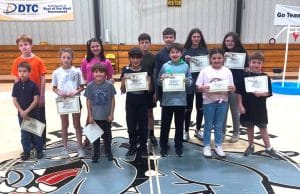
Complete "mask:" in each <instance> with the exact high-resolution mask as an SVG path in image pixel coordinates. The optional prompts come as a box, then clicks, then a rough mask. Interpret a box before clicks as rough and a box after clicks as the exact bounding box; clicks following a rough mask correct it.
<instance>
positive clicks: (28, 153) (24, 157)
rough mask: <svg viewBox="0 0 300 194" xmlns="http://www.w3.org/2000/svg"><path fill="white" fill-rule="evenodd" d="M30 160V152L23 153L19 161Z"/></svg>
mask: <svg viewBox="0 0 300 194" xmlns="http://www.w3.org/2000/svg"><path fill="white" fill-rule="evenodd" d="M29 158H30V152H23V155H22V156H21V160H23V161H25V160H28V159H29Z"/></svg>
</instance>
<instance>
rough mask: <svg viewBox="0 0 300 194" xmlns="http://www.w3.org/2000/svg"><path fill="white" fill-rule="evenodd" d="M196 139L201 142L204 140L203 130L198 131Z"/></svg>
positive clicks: (196, 131)
mask: <svg viewBox="0 0 300 194" xmlns="http://www.w3.org/2000/svg"><path fill="white" fill-rule="evenodd" d="M194 137H196V138H197V139H199V140H203V131H201V129H196V130H195V134H194Z"/></svg>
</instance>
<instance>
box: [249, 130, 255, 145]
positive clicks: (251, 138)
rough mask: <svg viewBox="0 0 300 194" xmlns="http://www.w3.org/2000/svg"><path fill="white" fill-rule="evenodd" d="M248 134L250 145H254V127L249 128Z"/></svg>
mask: <svg viewBox="0 0 300 194" xmlns="http://www.w3.org/2000/svg"><path fill="white" fill-rule="evenodd" d="M247 136H248V143H249V145H251V146H252V145H253V143H254V142H253V141H254V128H253V127H251V128H247Z"/></svg>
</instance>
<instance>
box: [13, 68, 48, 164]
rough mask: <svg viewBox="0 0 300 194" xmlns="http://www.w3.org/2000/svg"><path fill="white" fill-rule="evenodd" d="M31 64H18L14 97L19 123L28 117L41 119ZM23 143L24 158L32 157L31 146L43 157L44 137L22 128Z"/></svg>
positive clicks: (37, 92) (38, 156) (37, 90)
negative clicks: (31, 76) (17, 78)
mask: <svg viewBox="0 0 300 194" xmlns="http://www.w3.org/2000/svg"><path fill="white" fill-rule="evenodd" d="M30 71H31V66H30V64H29V63H27V62H21V63H20V64H19V65H18V77H19V81H18V82H16V83H15V84H14V87H13V91H12V97H13V103H14V105H15V107H16V108H17V110H18V118H19V124H20V126H21V123H22V121H23V119H28V117H31V118H34V119H37V120H39V118H40V117H39V110H38V104H39V95H40V93H39V89H38V87H37V85H36V84H35V83H34V82H33V81H31V80H30V79H29V74H30ZM21 143H22V147H23V151H24V152H23V155H22V156H21V159H22V160H28V159H29V157H30V151H31V146H32V144H33V147H34V148H35V150H36V157H37V158H38V159H41V158H43V139H42V137H39V136H37V135H35V134H33V133H30V132H28V131H25V130H21Z"/></svg>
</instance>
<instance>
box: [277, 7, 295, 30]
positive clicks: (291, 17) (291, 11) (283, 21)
mask: <svg viewBox="0 0 300 194" xmlns="http://www.w3.org/2000/svg"><path fill="white" fill-rule="evenodd" d="M274 25H281V26H287V25H293V26H299V25H300V7H296V6H289V5H280V4H276V7H275V17H274Z"/></svg>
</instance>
